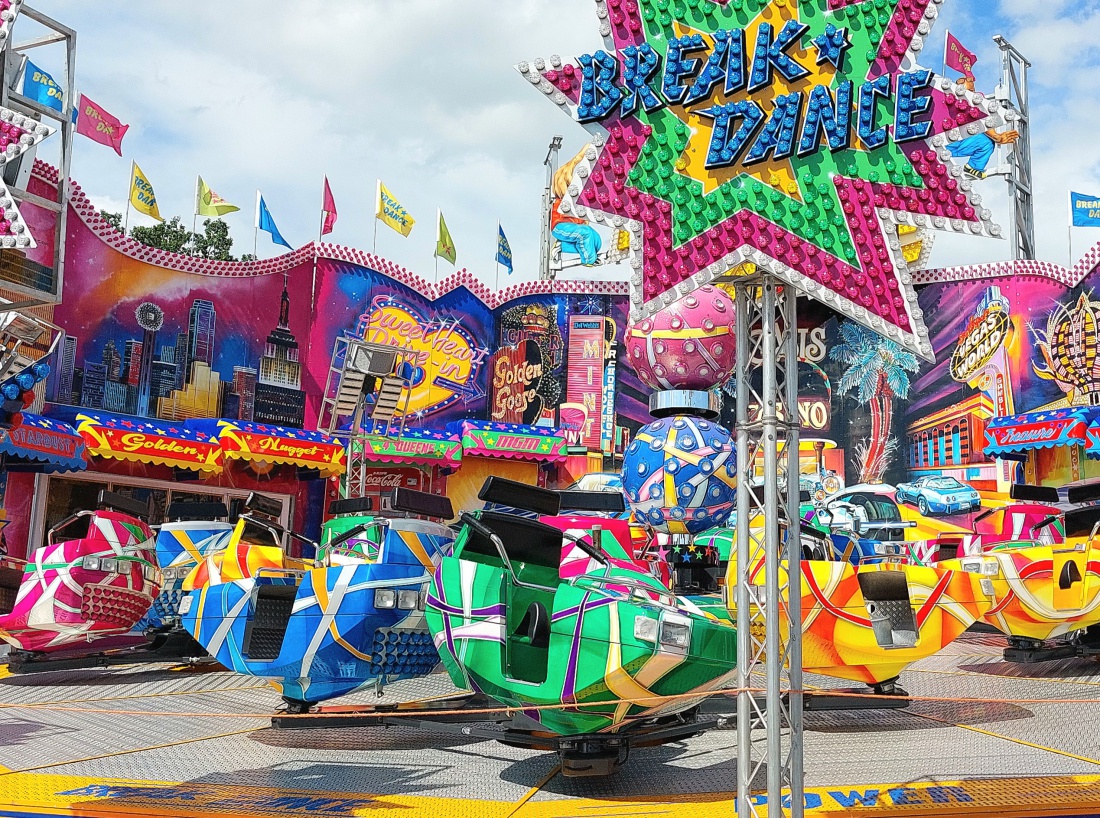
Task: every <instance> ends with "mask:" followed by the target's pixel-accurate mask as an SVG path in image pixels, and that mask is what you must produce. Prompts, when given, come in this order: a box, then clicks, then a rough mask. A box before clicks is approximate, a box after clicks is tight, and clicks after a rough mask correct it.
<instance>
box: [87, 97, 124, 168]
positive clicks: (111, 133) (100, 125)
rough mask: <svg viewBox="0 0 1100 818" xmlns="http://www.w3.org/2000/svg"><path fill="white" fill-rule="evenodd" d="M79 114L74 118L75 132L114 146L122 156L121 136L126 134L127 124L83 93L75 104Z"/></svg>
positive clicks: (94, 140)
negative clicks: (77, 103) (78, 102)
mask: <svg viewBox="0 0 1100 818" xmlns="http://www.w3.org/2000/svg"><path fill="white" fill-rule="evenodd" d="M77 109H78V110H79V111H80V115H79V116H78V117H77V119H76V132H77V133H79V134H84V136H86V137H88V138H89V139H91V140H92V141H93V142H98V143H99V144H100V145H106V146H107V147H109V148H114V151H115V153H117V154H118V155H119V156H122V137H124V136H126V131H128V130H129V128H130V126H129V125H123V124H122V122H121V121H120V120H119V119H118V117H114V116H111V115H110V114H109V113H107V112H106V111H105V110H103V109H102V108H101V107H99V106H98V105H96V104H95V103H94V102H92V101H91V100H90V99H88V98H87V97H86V96H84V95H83V94H81V95H80V104H79V105H78V106H77Z"/></svg>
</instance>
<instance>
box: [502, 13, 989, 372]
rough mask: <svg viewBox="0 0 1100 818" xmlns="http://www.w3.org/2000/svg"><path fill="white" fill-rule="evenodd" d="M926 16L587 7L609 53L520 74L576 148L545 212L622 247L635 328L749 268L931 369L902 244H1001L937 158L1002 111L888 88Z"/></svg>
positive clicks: (929, 77) (950, 95)
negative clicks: (954, 235)
mask: <svg viewBox="0 0 1100 818" xmlns="http://www.w3.org/2000/svg"><path fill="white" fill-rule="evenodd" d="M939 2H940V0H739V2H721V3H720V2H714V0H695V2H691V3H679V2H674V3H669V2H667V0H596V11H597V16H598V17H599V19H600V21H601V33H602V34H603V36H604V38H605V41H606V50H601V51H597V52H595V53H594V54H586V55H582V56H580V57H578V58H575V59H563V58H560V57H551V58H550V59H549V60H543V59H538V60H535V61H533V62H525V63H521V64H520V65H519V66H518V69H519V71H520V72H521V74H522V75H523V76H524V77H525V78H526V79H527V80H528V81H530V82H531V84H532V85H535V86H536V87H538V88H539V89H540V90H541V91H542V92H543V93H544V94H546V95H547V96H548V97H550V98H551V100H553V101H554V102H555V103H556V104H557V105H559V106H560V107H561V108H562V109H563V110H565V111H566V112H567V113H569V114H570V115H571V116H572V117H573V118H574V119H575V120H577V121H578V122H581V123H582V124H584V126H585V127H586V129H588V130H589V131H590V132H591V133H592V146H591V147H590V148H589V150H588V151H587V154H586V156H585V158H584V159H583V160H582V161H581V162H580V163H579V164H578V165H577V167H576V170H575V171H574V176H573V180H572V183H571V185H570V187H569V189H568V191H567V192H566V194H565V196H564V197H563V201H562V204H561V210H562V212H565V213H570V214H572V215H576V216H580V217H583V218H586V219H589V220H591V221H594V222H597V223H606V224H607V225H608V226H610V227H613V228H616V229H623V230H629V231H630V232H631V233H632V234H633V236H632V240H631V266H632V267H633V269H634V276H633V278H632V284H633V287H632V294H631V304H632V317H633V318H635V319H639V318H641V317H643V316H646V315H652V314H654V313H656V312H658V311H659V310H661V309H662V308H664V307H665V306H667V305H669V304H671V303H673V302H674V301H676V300H677V299H679V298H682V297H684V296H686V295H688V294H689V293H691V292H693V291H694V290H696V289H698V288H699V287H702V286H704V285H706V284H709V283H711V282H713V281H715V280H718V279H722V280H731V279H733V280H735V277H736V276H737V275H738V274H739V273H740V272H742V271H747V270H754V269H755V270H760V271H762V272H767V273H770V274H772V275H774V276H776V277H777V278H779V279H780V280H782V281H784V282H786V283H787V284H790V285H793V286H795V287H796V288H797V289H798V290H799V291H801V292H802V293H804V294H805V295H807V296H809V297H811V298H814V299H816V300H819V301H822V302H823V303H825V304H826V305H827V306H829V307H832V308H833V309H835V310H836V311H837V312H839V313H840V314H842V315H844V316H846V317H848V318H851V319H853V320H855V321H857V322H859V323H861V324H863V325H864V326H867V327H868V328H869V329H872V330H874V331H876V332H878V333H880V334H882V335H884V336H886V337H888V338H891V339H893V340H895V341H896V342H898V343H899V344H901V345H902V346H904V347H906V348H908V349H910V350H912V351H914V352H917V353H918V354H921V355H923V356H924V357H926V358H932V355H933V353H932V347H931V344H930V343H929V341H928V337H927V335H928V333H927V330H926V328H925V325H924V320H923V315H922V313H921V311H920V309H919V307H918V305H917V298H916V292H915V291H914V289H913V285H912V279H911V277H910V274H909V269H908V266H907V262H906V260H905V253H904V251H903V246H902V241H901V239H899V236H898V231H899V229H902V230H904V231H906V232H910V231H911V228H912V227H917V228H924V229H941V230H953V231H956V232H962V233H969V234H973V235H988V236H999V235H1000V233H1001V231H1000V228H999V227H997V226H996V225H994V224H992V222H991V217H992V214H991V213H990V212H989V211H988V210H985V209H982V207H981V200H980V198H979V197H978V196H977V195H976V194H975V193H974V192H973V190H972V183H971V182H970V180H968V179H967V178H966V177H964V176H963V175H962V173H961V171H960V170H959V169H958V168H957V167H955V165H954V164H953V163H952V162H950V161H949V156H950V155H949V153H948V151H947V149H946V146H947V144H948V143H949V142H953V141H956V140H958V139H961V138H964V137H966V136H970V135H974V134H978V133H982V132H984V131H985V130H986V129H988V128H991V127H994V126H996V125H998V124H1000V122H1001V119H1000V116H999V115H998V112H999V110H1000V105H999V103H997V102H996V101H995V100H987V99H986V98H985V97H984V96H982V95H981V94H974V93H971V92H968V91H966V90H965V89H963V88H962V87H961V86H956V85H955V84H954V83H953V82H951V81H950V80H949V79H946V78H942V77H939V76H936V75H935V74H933V73H932V72H931V71H928V70H925V69H920V68H919V67H916V68H913V69H912V70H909V71H906V72H904V73H903V72H901V71H900V70H899V67H900V66H901V65H902V63H903V62H906V64H909V63H913V62H914V60H915V58H916V55H917V54H918V53H919V51H920V49H921V47H922V45H923V41H924V38H925V37H926V36H927V34H928V31H929V28H930V26H931V23H932V21H933V20H934V19H935V16H936V13H937V9H938V3H939ZM1006 116H1009V115H1006Z"/></svg>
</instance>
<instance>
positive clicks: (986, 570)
mask: <svg viewBox="0 0 1100 818" xmlns="http://www.w3.org/2000/svg"><path fill="white" fill-rule="evenodd" d="M998 570H999V569H998V566H997V561H996V560H985V561H984V562H983V563H982V573H983V574H984V575H985V576H987V577H995V576H997V571H998Z"/></svg>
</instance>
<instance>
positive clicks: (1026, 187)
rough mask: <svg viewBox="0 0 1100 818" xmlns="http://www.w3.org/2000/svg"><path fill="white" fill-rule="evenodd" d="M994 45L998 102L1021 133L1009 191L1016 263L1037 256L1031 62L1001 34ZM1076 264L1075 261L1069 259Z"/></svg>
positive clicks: (1010, 172)
mask: <svg viewBox="0 0 1100 818" xmlns="http://www.w3.org/2000/svg"><path fill="white" fill-rule="evenodd" d="M993 42H995V43H996V44H997V47H998V48H1000V49H1001V63H1002V66H1003V67H1002V74H1001V84H1000V85H998V86H997V100H998V101H999V102H1000V103H1001V104H1003V105H1006V106H1008V108H1009V110H1010V111H1011V113H1012V114H1014V115H1015V121H1014V122H1013V123H1012V124H1013V125H1014V127H1015V128H1016V130H1017V131H1019V132H1020V139H1019V140H1018V141H1017V142H1016V145H1015V146H1014V148H1013V150H1012V153H1011V156H1010V158H1009V167H1008V171H1009V172H1008V177H1007V178H1008V191H1009V199H1010V202H1011V206H1012V242H1013V245H1014V247H1013V251H1014V252H1015V258H1016V260H1017V261H1021V260H1023V259H1034V258H1035V257H1036V256H1035V200H1034V192H1033V188H1032V180H1033V178H1034V177H1033V176H1032V175H1031V110H1030V108H1029V106H1028V91H1027V71H1028V69H1029V68H1031V63H1030V62H1028V61H1027V59H1026V58H1025V57H1024V55H1023V54H1021V53H1020V52H1019V51H1017V50H1016V49H1015V47H1014V46H1013V45H1012V43H1010V42H1009V41H1008V40H1006V39H1005V38H1004V37H1002V36H1001V35H1000V34H998V35H997V36H996V37H994V38H993ZM1070 263H1071V264H1072V263H1073V259H1070Z"/></svg>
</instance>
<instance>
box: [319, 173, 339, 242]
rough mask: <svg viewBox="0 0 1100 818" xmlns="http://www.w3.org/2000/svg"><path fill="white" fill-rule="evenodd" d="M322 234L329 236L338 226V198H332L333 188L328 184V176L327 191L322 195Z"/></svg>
mask: <svg viewBox="0 0 1100 818" xmlns="http://www.w3.org/2000/svg"><path fill="white" fill-rule="evenodd" d="M321 217H322V221H321V235H322V236H327V235H328V234H329V233H331V232H332V228H334V227H335V226H336V200H335V199H334V198H332V188H330V187H329V186H328V177H327V176H326V177H325V192H324V195H323V196H322V197H321Z"/></svg>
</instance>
